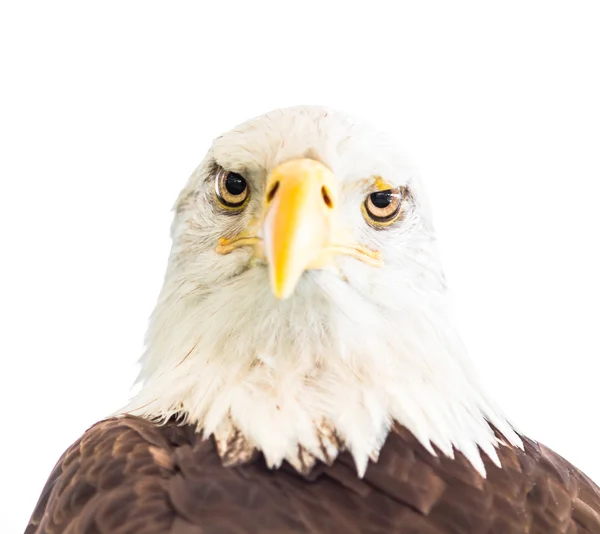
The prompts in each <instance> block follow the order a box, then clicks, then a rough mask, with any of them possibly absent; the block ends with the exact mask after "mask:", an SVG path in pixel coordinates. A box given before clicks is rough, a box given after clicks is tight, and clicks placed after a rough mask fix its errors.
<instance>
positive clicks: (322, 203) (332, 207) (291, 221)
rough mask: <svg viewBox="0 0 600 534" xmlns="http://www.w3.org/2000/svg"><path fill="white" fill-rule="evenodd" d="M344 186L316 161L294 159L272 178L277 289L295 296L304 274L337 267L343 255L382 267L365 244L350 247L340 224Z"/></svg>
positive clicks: (265, 234)
mask: <svg viewBox="0 0 600 534" xmlns="http://www.w3.org/2000/svg"><path fill="white" fill-rule="evenodd" d="M339 189H340V184H339V183H338V181H337V179H336V178H335V176H334V175H333V173H332V172H331V171H330V170H329V169H328V168H327V167H325V165H323V164H322V163H319V162H318V161H315V160H313V159H298V160H293V161H288V162H287V163H284V164H282V165H280V166H279V167H277V168H276V169H275V170H274V171H273V172H272V173H271V176H270V177H269V180H268V183H267V196H266V203H265V217H264V220H263V226H262V238H263V243H264V254H265V256H266V259H267V262H268V264H269V276H270V279H271V288H272V290H273V293H274V295H275V296H276V297H277V298H281V299H285V298H287V297H289V296H290V295H291V294H292V292H293V291H294V288H295V287H296V284H297V283H298V280H299V279H300V277H301V276H302V273H304V271H306V270H308V269H319V268H323V267H327V266H328V265H331V264H332V263H333V259H334V257H335V256H336V255H337V254H344V255H348V256H352V257H354V258H357V259H359V260H361V261H364V262H366V263H369V264H371V265H374V266H381V265H382V262H381V260H380V255H379V253H378V252H377V251H373V250H370V249H368V248H366V247H363V246H361V245H357V244H352V245H347V244H346V243H348V241H349V240H348V238H347V236H346V235H345V234H344V232H342V231H341V230H342V229H341V228H340V225H339V214H338V210H339V206H338V205H339V193H340V191H339Z"/></svg>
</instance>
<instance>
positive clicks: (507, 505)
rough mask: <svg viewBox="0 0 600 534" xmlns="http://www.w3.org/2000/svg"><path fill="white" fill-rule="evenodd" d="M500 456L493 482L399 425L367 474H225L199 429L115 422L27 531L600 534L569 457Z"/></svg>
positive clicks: (597, 505) (599, 521)
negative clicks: (438, 454) (435, 452)
mask: <svg viewBox="0 0 600 534" xmlns="http://www.w3.org/2000/svg"><path fill="white" fill-rule="evenodd" d="M499 455H500V459H501V462H502V466H503V467H502V468H498V467H496V466H495V465H494V464H493V463H492V462H490V461H488V460H487V459H486V462H485V464H486V469H487V472H488V475H487V478H485V479H484V478H482V477H481V476H480V475H479V474H478V473H477V472H476V471H475V470H474V469H473V468H472V466H471V464H469V463H468V462H467V461H466V460H465V458H464V457H462V456H461V455H460V454H457V457H456V459H454V460H452V459H449V458H445V457H434V456H432V455H431V454H429V453H428V452H427V451H426V450H425V449H424V448H423V447H422V446H421V445H420V444H419V443H418V442H417V440H416V439H415V438H414V437H413V436H412V435H411V434H409V433H408V432H407V431H406V430H404V429H402V428H399V429H396V430H395V431H394V432H392V433H391V434H390V436H389V437H388V439H387V442H386V443H385V445H384V447H383V449H382V451H381V455H380V458H379V460H378V462H377V463H374V464H371V465H370V466H369V468H368V470H367V472H366V475H365V477H364V478H363V479H359V478H357V476H356V471H355V469H354V467H353V464H352V461H351V458H350V457H349V456H348V455H346V454H344V455H342V456H341V457H340V458H338V460H336V461H335V462H334V464H333V465H332V466H325V465H323V464H320V465H318V466H316V467H315V468H314V469H313V470H312V472H311V473H310V474H309V475H307V476H302V475H300V474H298V473H296V472H295V471H294V470H293V469H292V468H290V467H289V466H284V467H283V468H282V469H279V470H276V471H271V470H269V469H267V468H266V466H265V464H264V462H263V460H262V458H261V456H260V455H257V456H256V457H255V458H253V459H252V461H250V462H249V463H248V464H246V465H243V466H238V467H223V466H222V463H221V459H220V458H219V455H218V454H217V452H216V449H215V446H214V443H213V441H212V440H202V439H201V437H200V436H199V435H198V434H196V433H195V432H194V428H193V427H191V426H178V425H177V424H176V423H167V424H166V425H163V426H157V425H155V424H153V423H151V422H148V421H146V420H143V419H139V418H135V417H123V418H117V419H110V420H106V421H103V422H100V423H98V424H96V425H94V426H93V427H92V428H91V429H90V430H88V431H87V432H86V433H85V434H84V435H83V436H82V438H80V439H79V440H78V441H77V442H76V443H75V444H73V445H72V446H71V447H70V448H69V449H68V450H67V451H66V452H65V454H64V455H63V456H62V457H61V459H60V460H59V461H58V463H57V465H56V467H55V468H54V470H53V472H52V474H51V475H50V478H49V480H48V482H47V484H46V486H45V488H44V490H43V492H42V495H41V497H40V500H39V502H38V504H37V506H36V508H35V510H34V512H33V515H32V517H31V520H30V523H29V526H28V527H27V530H26V534H59V533H60V534H84V533H85V534H109V533H110V534H134V533H135V534H145V533H148V534H149V533H157V534H158V533H172V534H194V533H197V534H217V533H218V534H225V533H230V534H250V533H261V534H267V533H278V534H285V533H292V532H293V533H307V534H308V533H332V534H341V533H344V534H353V533H356V534H358V533H360V534H383V533H385V534H390V533H398V534H408V533H411V534H449V533H453V534H492V533H493V534H522V533H528V534H559V533H561V534H563V533H568V534H576V533H592V534H597V533H600V489H599V488H598V487H597V486H596V485H594V483H593V482H591V481H590V480H589V479H588V478H587V477H586V476H585V475H583V474H582V473H581V472H579V471H578V470H577V469H575V468H574V467H573V466H572V465H571V464H569V463H568V462H567V461H566V460H564V459H563V458H561V457H560V456H558V455H557V454H555V453H554V452H552V451H551V450H549V449H548V448H546V447H544V446H542V445H538V444H536V443H534V442H532V441H530V440H525V450H524V451H522V450H519V449H514V448H509V447H505V446H502V447H500V449H499Z"/></svg>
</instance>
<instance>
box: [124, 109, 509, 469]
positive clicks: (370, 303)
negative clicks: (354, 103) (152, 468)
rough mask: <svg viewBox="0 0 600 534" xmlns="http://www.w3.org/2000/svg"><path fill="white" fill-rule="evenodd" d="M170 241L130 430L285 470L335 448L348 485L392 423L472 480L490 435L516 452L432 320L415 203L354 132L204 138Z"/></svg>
mask: <svg viewBox="0 0 600 534" xmlns="http://www.w3.org/2000/svg"><path fill="white" fill-rule="evenodd" d="M172 237H173V247H172V251H171V256H170V260H169V265H168V269H167V273H166V277H165V282H164V286H163V289H162V292H161V294H160V297H159V300H158V304H157V306H156V310H155V312H154V314H153V317H152V321H151V325H150V329H149V332H148V339H147V350H146V353H145V355H144V357H143V359H142V371H141V374H140V378H141V381H142V382H143V385H142V388H141V391H140V393H139V394H138V395H136V397H135V398H134V399H133V400H132V401H131V403H130V405H129V406H128V407H127V408H126V411H128V412H129V413H135V414H138V415H142V416H146V417H153V418H159V419H161V418H162V419H167V418H169V417H171V416H172V415H174V414H180V415H182V417H183V418H184V420H185V421H187V422H191V423H194V424H196V425H198V428H199V429H201V430H202V431H203V432H204V433H205V434H206V435H210V434H214V435H215V436H216V437H217V441H218V443H219V444H220V446H221V449H222V450H223V451H226V450H227V449H228V448H229V449H231V447H233V445H232V443H234V442H235V443H236V445H235V447H236V451H237V453H236V454H237V456H238V457H239V458H243V456H244V454H246V453H249V451H251V450H252V449H255V448H257V449H260V450H261V451H262V452H263V453H264V454H265V457H266V459H267V461H268V463H269V464H270V465H272V466H278V465H279V464H280V463H281V462H282V461H283V460H284V459H285V460H288V461H289V462H290V463H292V464H293V465H295V466H296V467H298V468H299V469H305V468H307V467H310V465H312V463H313V462H314V460H315V459H321V460H324V461H331V460H332V459H333V458H334V457H335V456H336V454H337V453H338V452H339V451H340V450H342V449H344V448H347V449H349V450H350V452H351V453H352V454H353V456H354V458H355V460H356V463H357V466H358V469H359V471H363V470H364V468H365V466H366V464H367V461H368V459H369V458H371V459H376V457H377V453H378V451H379V448H380V447H381V444H382V442H383V441H384V439H385V436H386V435H387V433H388V431H389V429H390V426H391V425H392V424H393V423H394V422H397V423H399V424H402V425H404V426H406V427H407V428H408V429H409V430H411V431H412V432H413V433H414V434H415V435H416V437H417V438H418V439H419V440H420V441H421V442H422V443H423V444H424V445H425V446H426V447H428V448H429V449H430V450H432V451H433V450H434V449H433V448H432V445H435V446H436V447H437V448H438V449H439V450H440V451H441V452H443V453H445V454H448V455H452V454H453V449H458V450H461V451H462V452H464V453H465V454H466V455H467V457H468V458H470V459H471V461H472V462H473V463H474V465H475V466H476V467H477V468H478V469H480V470H482V469H483V464H482V462H481V458H480V456H479V451H478V447H481V448H482V449H483V450H484V451H485V452H486V453H487V454H488V455H490V457H492V458H495V450H494V446H495V445H496V444H497V442H496V438H495V437H494V434H493V431H492V429H491V428H490V425H489V423H492V424H493V425H494V426H495V427H496V428H497V429H499V430H500V431H501V432H502V434H503V435H504V436H505V437H506V438H507V439H508V440H510V441H511V442H512V443H518V437H517V436H516V435H515V434H514V432H513V431H512V429H511V428H510V426H509V425H508V424H507V423H506V421H505V419H504V418H503V417H502V415H501V414H500V412H499V411H498V409H497V408H496V407H495V406H494V405H493V403H492V402H490V401H489V399H487V398H486V397H485V395H484V394H483V393H482V391H481V389H480V387H479V385H478V382H477V380H476V378H475V376H474V374H473V372H472V371H471V369H470V366H469V363H468V361H467V360H466V358H465V356H464V350H463V347H462V344H461V343H460V340H459V338H458V336H457V335H456V333H455V331H454V329H453V327H452V325H451V322H450V321H449V319H448V314H447V310H446V298H445V281H444V277H443V274H442V270H441V267H440V263H439V260H438V256H437V254H436V250H435V238H434V233H433V227H432V224H431V217H430V212H429V208H428V204H427V201H426V199H425V195H424V191H423V189H422V187H421V185H420V183H419V181H418V179H417V178H416V176H415V175H414V173H413V172H412V171H411V170H410V168H409V167H408V166H407V165H406V163H405V162H404V161H403V159H402V157H401V156H400V155H399V154H398V152H397V150H396V149H395V148H394V147H393V145H392V144H391V143H389V142H388V140H387V139H386V138H385V137H384V136H383V135H382V134H380V133H378V132H376V131H374V130H373V129H372V128H370V127H368V126H367V125H365V124H364V123H362V122H361V121H358V120H356V119H354V118H352V117H349V116H347V115H345V114H342V113H339V112H335V111H331V110H328V109H324V108H320V107H295V108H289V109H283V110H276V111H273V112H271V113H268V114H265V115H262V116H260V117H258V118H255V119H252V120H250V121H248V122H246V123H244V124H242V125H241V126H238V127H237V128H234V129H233V130H231V131H229V132H227V133H226V134H224V135H222V136H221V137H219V138H217V139H216V140H215V141H214V143H213V145H212V147H211V148H210V150H209V152H208V154H207V155H206V157H205V159H204V161H203V162H202V164H201V165H200V166H199V167H198V168H197V169H196V171H195V172H194V174H193V175H192V176H191V178H190V180H189V181H188V183H187V185H186V186H185V188H184V190H183V191H182V193H181V195H180V196H179V199H178V200H177V203H176V206H175V219H174V222H173V226H172ZM240 443H241V444H242V445H240ZM243 451H246V452H245V453H244V452H243Z"/></svg>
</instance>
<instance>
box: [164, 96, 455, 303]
mask: <svg viewBox="0 0 600 534" xmlns="http://www.w3.org/2000/svg"><path fill="white" fill-rule="evenodd" d="M419 189H420V187H419V184H418V183H417V182H416V180H415V177H414V176H413V173H412V172H411V171H410V169H409V168H408V167H407V166H406V165H405V164H404V163H403V161H402V160H401V158H400V156H399V155H398V154H397V153H396V152H395V151H394V150H393V149H392V148H391V145H390V144H389V143H388V142H387V140H386V139H385V138H384V137H383V136H382V135H381V134H378V133H376V132H374V131H373V130H371V129H370V128H368V127H367V126H366V125H364V124H361V123H360V122H357V121H355V120H353V119H351V118H349V117H347V116H346V115H343V114H340V113H336V112H332V111H328V110H326V109H323V108H312V107H300V108H291V109H286V110H278V111H276V112H272V113H269V114H266V115H263V116H261V117H258V118H256V119H253V120H251V121H249V122H247V123H245V124H243V125H241V126H239V127H237V128H236V129H234V130H232V131H230V132H228V133H226V134H224V135H222V136H221V137H219V138H218V139H217V140H216V141H215V142H214V144H213V146H212V148H211V150H210V151H209V153H208V155H207V156H206V158H205V160H204V162H203V164H202V165H201V166H200V167H199V168H198V169H197V171H196V172H195V173H194V176H193V177H192V178H191V180H190V182H189V183H188V185H187V186H186V188H185V189H184V191H183V192H182V194H181V196H180V198H179V200H178V202H177V209H176V211H177V216H176V220H175V224H174V232H173V234H174V240H175V246H174V250H176V254H177V261H178V262H181V265H180V266H181V267H183V264H186V277H187V278H186V281H188V282H192V283H195V284H197V285H198V286H201V287H202V292H203V293H204V294H207V293H217V292H218V293H220V295H219V296H220V297H223V293H222V292H223V291H227V293H228V297H229V298H231V305H232V306H235V305H236V301H237V304H238V305H239V304H240V301H242V300H243V299H244V298H252V299H253V301H254V302H253V303H254V304H258V302H257V301H259V300H260V301H261V302H262V301H266V304H265V305H266V306H268V307H271V308H273V309H275V310H277V312H278V313H287V311H286V310H290V309H291V308H292V307H299V303H298V302H297V301H298V300H300V299H303V298H304V299H307V300H309V301H310V302H313V299H317V300H323V305H324V306H325V307H327V306H328V305H329V306H335V307H347V306H348V305H350V304H356V303H358V302H360V304H361V305H362V306H363V307H364V306H368V307H371V306H373V307H376V308H378V309H380V310H381V311H382V312H384V313H385V309H386V308H392V309H402V308H406V306H409V305H410V301H411V300H414V296H413V295H414V293H415V292H428V293H430V292H438V293H440V292H443V288H444V284H443V277H442V274H441V269H440V268H439V262H438V260H437V257H436V254H435V250H434V239H433V232H432V228H431V224H430V218H429V213H428V210H427V208H426V204H425V203H424V199H423V198H422V192H421V191H420V190H419ZM261 280H262V281H261ZM290 298H291V299H292V301H295V302H294V303H290V304H286V303H282V302H278V300H287V299H290ZM220 300H221V298H220ZM357 301H358V302H357ZM313 305H314V303H313V304H308V306H309V307H311V308H312V307H313Z"/></svg>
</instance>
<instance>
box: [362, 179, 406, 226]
mask: <svg viewBox="0 0 600 534" xmlns="http://www.w3.org/2000/svg"><path fill="white" fill-rule="evenodd" d="M401 207H402V188H400V187H397V188H394V189H386V190H385V191H375V192H374V193H371V194H370V195H369V196H368V197H367V198H366V199H365V203H364V205H363V208H364V210H363V211H364V214H365V217H366V218H367V221H368V222H369V223H371V224H373V225H375V226H385V225H388V224H391V223H393V222H394V221H395V220H396V219H397V218H398V216H399V215H400V208H401Z"/></svg>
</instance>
